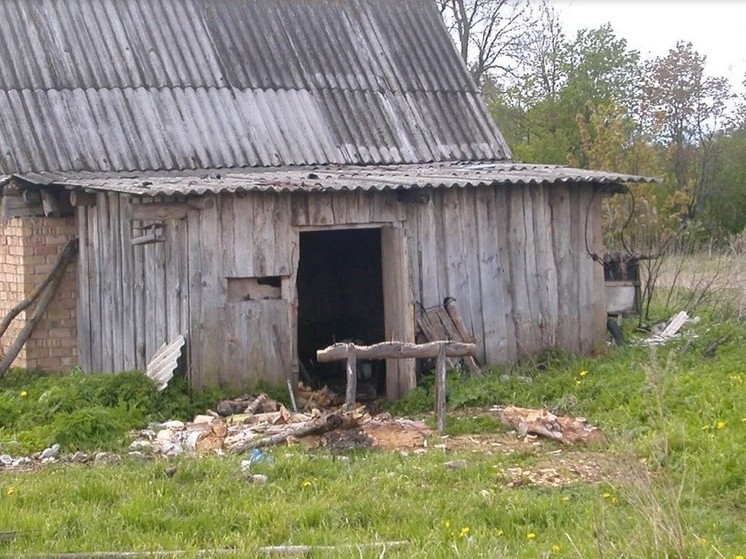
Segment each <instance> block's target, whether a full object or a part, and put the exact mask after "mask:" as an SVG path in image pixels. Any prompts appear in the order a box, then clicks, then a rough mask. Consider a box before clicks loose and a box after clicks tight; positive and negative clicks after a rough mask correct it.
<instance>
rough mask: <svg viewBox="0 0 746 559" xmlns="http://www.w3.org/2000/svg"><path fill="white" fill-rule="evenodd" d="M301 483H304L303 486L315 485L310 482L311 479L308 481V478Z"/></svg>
mask: <svg viewBox="0 0 746 559" xmlns="http://www.w3.org/2000/svg"><path fill="white" fill-rule="evenodd" d="M301 485H302V486H303V487H311V486H312V485H313V483H312V482H310V481H308V480H306V481H304V482H303V483H302V484H301Z"/></svg>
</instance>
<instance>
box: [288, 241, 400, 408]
mask: <svg viewBox="0 0 746 559" xmlns="http://www.w3.org/2000/svg"><path fill="white" fill-rule="evenodd" d="M297 281H298V283H297V287H298V357H299V359H300V363H301V376H302V377H303V376H304V373H307V375H308V377H310V378H306V382H308V381H309V380H310V381H311V383H312V384H313V385H315V387H321V386H323V385H327V386H329V388H330V389H332V390H334V391H338V392H340V393H344V386H345V376H344V370H343V367H344V364H343V363H342V362H336V363H316V350H318V349H322V348H324V347H326V346H328V345H331V344H333V343H335V342H342V341H354V342H355V343H358V344H366V345H367V344H372V343H377V342H381V341H383V340H384V336H385V330H384V303H383V280H382V264H381V230H380V229H338V230H329V231H309V232H302V233H300V262H299V266H298V280H297ZM358 371H359V372H358V376H359V378H358V399H360V400H366V399H373V398H375V397H377V395H379V394H385V389H386V386H385V379H386V374H385V363H384V362H383V361H372V362H369V363H362V364H358Z"/></svg>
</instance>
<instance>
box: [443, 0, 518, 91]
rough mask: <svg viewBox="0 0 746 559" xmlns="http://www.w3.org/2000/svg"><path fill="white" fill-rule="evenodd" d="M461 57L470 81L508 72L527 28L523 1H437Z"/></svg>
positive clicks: (512, 68)
mask: <svg viewBox="0 0 746 559" xmlns="http://www.w3.org/2000/svg"><path fill="white" fill-rule="evenodd" d="M437 2H438V7H439V8H440V12H441V14H442V16H443V19H444V21H445V22H446V25H447V26H448V28H449V31H451V33H452V35H453V36H454V39H455V41H456V46H457V47H458V50H459V53H460V54H461V58H463V59H464V61H465V62H466V64H467V65H468V66H469V68H470V70H471V73H472V76H473V77H474V81H476V82H477V83H478V84H481V83H482V80H483V78H484V77H485V76H486V75H487V74H489V73H492V72H495V71H500V72H508V73H510V72H512V71H513V70H514V68H515V65H516V52H517V49H518V45H519V44H520V39H521V36H522V35H523V34H524V33H525V31H526V29H527V27H528V19H527V14H528V12H529V4H528V2H526V0H437Z"/></svg>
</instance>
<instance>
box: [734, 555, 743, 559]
mask: <svg viewBox="0 0 746 559" xmlns="http://www.w3.org/2000/svg"><path fill="white" fill-rule="evenodd" d="M733 559H744V557H743V555H736V556H735V557H734V558H733Z"/></svg>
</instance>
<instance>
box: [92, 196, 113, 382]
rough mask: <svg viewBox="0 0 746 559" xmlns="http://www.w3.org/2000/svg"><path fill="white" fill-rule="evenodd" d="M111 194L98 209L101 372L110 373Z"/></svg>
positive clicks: (111, 368) (111, 354)
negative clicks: (100, 270)
mask: <svg viewBox="0 0 746 559" xmlns="http://www.w3.org/2000/svg"><path fill="white" fill-rule="evenodd" d="M110 199H111V195H110V194H106V195H104V196H103V197H102V199H101V200H100V201H99V203H98V204H96V209H97V210H98V225H99V234H100V237H99V241H100V242H99V247H100V255H101V269H102V271H103V273H102V274H101V283H100V284H99V285H100V289H101V291H100V296H101V325H100V327H101V329H102V330H103V331H102V332H101V372H104V373H109V372H112V371H113V370H114V355H113V344H112V328H111V320H112V318H113V302H114V301H113V299H114V298H113V285H112V284H113V283H114V282H115V279H114V258H113V255H112V252H111V244H110V242H111V229H110V226H109V201H110Z"/></svg>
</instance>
